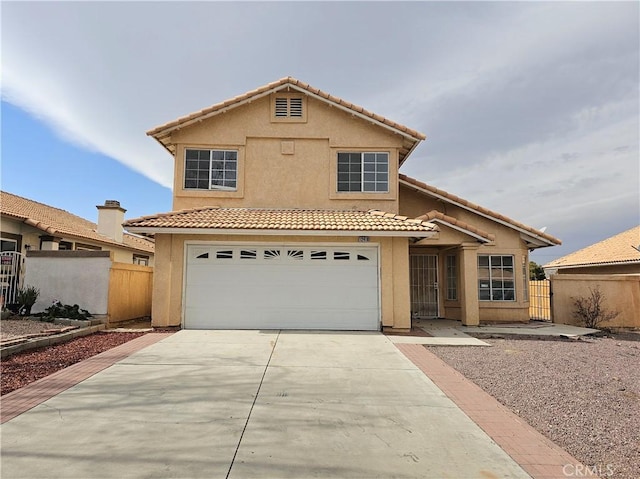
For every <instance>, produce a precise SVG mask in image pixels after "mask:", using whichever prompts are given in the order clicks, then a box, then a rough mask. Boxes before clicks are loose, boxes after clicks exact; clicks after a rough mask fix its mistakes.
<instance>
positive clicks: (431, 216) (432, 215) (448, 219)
mask: <svg viewBox="0 0 640 479" xmlns="http://www.w3.org/2000/svg"><path fill="white" fill-rule="evenodd" d="M416 219H419V220H424V221H435V222H442V223H445V224H448V225H451V226H454V227H458V228H460V229H463V230H466V231H467V232H469V233H472V234H474V235H476V236H480V237H482V238H484V239H486V240H487V241H494V240H495V239H496V237H495V235H492V234H491V233H488V232H486V231H484V230H481V229H479V228H476V227H475V226H473V225H470V224H469V223H466V222H464V221H460V220H458V219H456V218H454V217H453V216H449V215H445V214H444V213H442V212H440V211H437V210H433V211H429V212H428V213H425V214H424V215H422V216H418V218H416Z"/></svg>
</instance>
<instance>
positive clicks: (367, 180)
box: [338, 152, 389, 193]
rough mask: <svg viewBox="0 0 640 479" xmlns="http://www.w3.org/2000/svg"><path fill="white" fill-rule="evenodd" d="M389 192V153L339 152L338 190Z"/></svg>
mask: <svg viewBox="0 0 640 479" xmlns="http://www.w3.org/2000/svg"><path fill="white" fill-rule="evenodd" d="M353 191H360V192H366V193H388V192H389V153H368V152H367V153H338V192H353Z"/></svg>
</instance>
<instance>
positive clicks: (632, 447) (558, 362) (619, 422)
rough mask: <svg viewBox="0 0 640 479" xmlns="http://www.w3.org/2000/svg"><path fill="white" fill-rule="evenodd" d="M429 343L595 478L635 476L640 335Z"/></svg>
mask: <svg viewBox="0 0 640 479" xmlns="http://www.w3.org/2000/svg"><path fill="white" fill-rule="evenodd" d="M483 340H484V341H486V342H488V343H490V344H491V345H492V347H490V348H488V347H483V348H481V347H477V348H470V347H447V346H429V347H428V349H429V350H430V351H432V352H433V353H434V354H436V355H437V356H439V357H440V358H441V359H443V360H444V361H445V362H447V363H448V364H449V365H451V366H453V367H454V368H456V369H457V370H458V371H460V372H461V373H462V374H464V375H465V376H466V377H467V378H469V379H471V380H472V381H474V382H475V383H476V384H478V385H479V386H480V387H482V388H483V389H484V390H485V391H487V392H488V393H489V394H491V395H492V396H493V397H495V398H496V399H497V400H498V401H500V402H501V403H502V404H504V405H505V406H507V407H508V408H510V409H511V410H512V411H513V412H514V413H516V414H517V415H519V416H520V417H522V418H523V419H525V420H526V421H527V422H528V423H529V424H530V425H531V426H533V427H534V428H536V429H537V430H538V431H539V432H541V433H542V434H544V435H545V436H547V437H548V438H549V439H551V440H552V441H554V442H555V443H556V444H558V445H559V446H561V447H562V448H564V449H565V450H566V451H567V452H569V453H570V454H572V455H573V456H575V457H576V458H577V459H578V460H580V461H581V462H583V463H584V464H585V465H587V466H595V468H596V470H597V471H598V474H597V475H599V476H600V477H603V478H605V477H614V478H619V479H637V478H639V477H640V335H638V334H634V333H627V334H620V335H614V336H613V337H600V338H586V339H583V340H580V341H576V340H566V339H565V340H562V339H537V338H536V339H531V338H520V339H517V338H511V337H510V338H509V339H484V338H483Z"/></svg>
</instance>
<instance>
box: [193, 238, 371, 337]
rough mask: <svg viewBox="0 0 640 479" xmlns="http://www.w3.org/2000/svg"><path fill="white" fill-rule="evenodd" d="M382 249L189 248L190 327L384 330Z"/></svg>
mask: <svg viewBox="0 0 640 479" xmlns="http://www.w3.org/2000/svg"><path fill="white" fill-rule="evenodd" d="M378 283H379V281H378V249H377V247H375V246H369V247H353V246H344V247H343V246H330V247H326V246H320V245H319V246H308V245H241V246H239V245H224V244H217V243H216V244H192V245H188V247H187V262H186V280H185V292H184V327H185V328H189V329H330V330H379V329H380V308H379V297H380V295H379V287H378Z"/></svg>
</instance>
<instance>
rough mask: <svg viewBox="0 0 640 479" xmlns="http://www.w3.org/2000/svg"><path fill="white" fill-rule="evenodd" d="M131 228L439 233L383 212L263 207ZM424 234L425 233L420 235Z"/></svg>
mask: <svg viewBox="0 0 640 479" xmlns="http://www.w3.org/2000/svg"><path fill="white" fill-rule="evenodd" d="M125 226H126V227H127V228H132V229H134V230H135V229H136V228H141V229H145V228H147V229H149V228H151V229H155V228H182V229H216V230H285V231H329V232H332V231H333V232H338V231H354V232H355V231H368V232H369V231H370V232H415V233H428V232H435V231H437V230H438V227H437V226H436V225H434V224H433V223H429V222H427V221H423V220H420V219H410V218H407V217H406V216H400V215H395V214H393V213H385V212H383V211H377V210H370V211H355V210H349V211H338V210H305V209H299V210H298V209H262V208H217V207H212V208H211V207H209V208H195V209H190V210H182V211H171V212H169V213H162V214H157V215H152V216H143V217H141V218H136V219H131V220H129V221H126V222H125ZM418 236H421V234H418Z"/></svg>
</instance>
